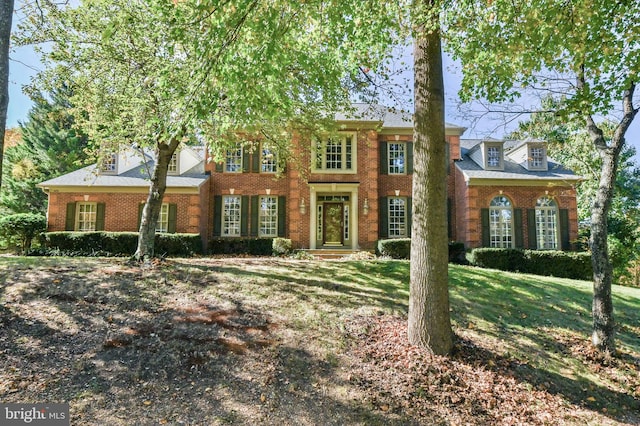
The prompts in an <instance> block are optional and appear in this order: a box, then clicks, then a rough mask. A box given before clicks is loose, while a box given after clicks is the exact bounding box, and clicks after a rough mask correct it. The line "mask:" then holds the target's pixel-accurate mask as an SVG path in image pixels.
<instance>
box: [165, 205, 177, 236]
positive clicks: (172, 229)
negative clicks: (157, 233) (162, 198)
mask: <svg viewBox="0 0 640 426" xmlns="http://www.w3.org/2000/svg"><path fill="white" fill-rule="evenodd" d="M177 222H178V205H177V204H169V218H168V223H167V232H168V233H170V234H175V233H176V225H177Z"/></svg>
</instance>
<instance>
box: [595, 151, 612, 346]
mask: <svg viewBox="0 0 640 426" xmlns="http://www.w3.org/2000/svg"><path fill="white" fill-rule="evenodd" d="M601 157H602V174H601V175H600V186H599V187H598V191H597V192H596V197H595V200H594V201H593V205H592V207H591V239H590V241H589V244H590V246H591V265H592V266H593V306H592V315H593V335H592V337H591V340H592V343H593V345H594V346H595V347H596V348H598V350H600V351H601V352H609V353H614V352H615V328H614V325H615V324H614V319H613V301H612V298H611V284H612V278H613V268H612V266H611V262H610V261H609V250H608V247H607V235H608V231H607V215H608V212H609V206H610V204H611V199H612V198H613V187H614V182H615V177H616V169H617V164H618V161H617V158H615V157H614V153H613V152H612V151H611V150H605V151H603V153H602V154H601Z"/></svg>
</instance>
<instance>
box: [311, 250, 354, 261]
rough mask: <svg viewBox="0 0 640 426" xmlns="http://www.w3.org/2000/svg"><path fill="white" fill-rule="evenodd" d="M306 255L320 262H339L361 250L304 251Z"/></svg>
mask: <svg viewBox="0 0 640 426" xmlns="http://www.w3.org/2000/svg"><path fill="white" fill-rule="evenodd" d="M305 251H306V252H307V253H309V254H310V255H312V256H313V257H315V258H316V259H321V260H341V259H345V258H347V257H349V256H351V255H352V254H354V253H359V252H361V251H362V250H352V249H344V248H339V249H338V248H326V249H314V250H305Z"/></svg>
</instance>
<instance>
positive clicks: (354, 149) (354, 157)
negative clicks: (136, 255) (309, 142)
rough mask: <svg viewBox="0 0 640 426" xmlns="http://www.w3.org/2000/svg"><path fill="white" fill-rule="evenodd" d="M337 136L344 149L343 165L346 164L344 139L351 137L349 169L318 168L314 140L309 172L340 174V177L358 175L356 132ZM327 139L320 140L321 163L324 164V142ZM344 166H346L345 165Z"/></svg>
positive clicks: (316, 144) (316, 143)
mask: <svg viewBox="0 0 640 426" xmlns="http://www.w3.org/2000/svg"><path fill="white" fill-rule="evenodd" d="M336 135H337V136H339V137H340V138H341V139H342V141H343V142H344V143H343V146H344V147H345V149H344V152H343V156H344V159H343V163H346V155H347V153H346V138H347V137H349V136H351V168H350V169H345V168H342V169H326V168H324V167H320V168H319V167H318V166H317V164H316V159H317V156H318V151H317V149H318V141H317V140H314V143H313V147H312V155H311V171H312V172H313V173H320V174H340V175H354V174H356V173H358V135H357V133H356V132H338V133H337V134H336ZM328 138H329V137H325V138H323V139H322V140H321V144H320V145H321V147H322V155H323V160H322V163H323V164H325V163H326V160H325V159H324V158H325V154H326V146H327V144H326V142H327V139H328ZM345 165H346V164H345Z"/></svg>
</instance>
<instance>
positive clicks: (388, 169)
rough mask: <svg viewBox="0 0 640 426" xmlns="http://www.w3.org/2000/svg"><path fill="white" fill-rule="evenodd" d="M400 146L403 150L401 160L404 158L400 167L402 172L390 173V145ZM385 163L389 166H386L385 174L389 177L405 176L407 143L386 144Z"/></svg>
mask: <svg viewBox="0 0 640 426" xmlns="http://www.w3.org/2000/svg"><path fill="white" fill-rule="evenodd" d="M393 144H395V145H400V146H402V149H403V154H404V155H403V158H404V164H403V165H402V168H403V170H402V171H401V172H392V171H391V168H392V166H391V145H393ZM387 161H388V162H389V164H387V173H388V174H390V175H396V176H401V175H406V174H407V143H406V142H395V141H393V142H391V141H389V142H387Z"/></svg>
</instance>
